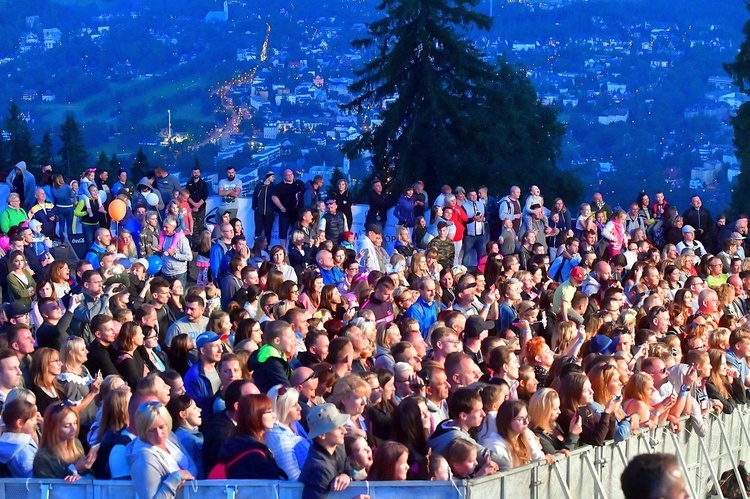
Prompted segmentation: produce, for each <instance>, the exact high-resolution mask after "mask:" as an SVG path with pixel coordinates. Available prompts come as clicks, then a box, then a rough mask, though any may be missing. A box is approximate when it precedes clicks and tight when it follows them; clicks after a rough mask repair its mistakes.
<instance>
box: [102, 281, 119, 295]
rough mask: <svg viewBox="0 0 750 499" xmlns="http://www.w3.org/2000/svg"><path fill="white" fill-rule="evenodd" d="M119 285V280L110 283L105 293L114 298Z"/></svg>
mask: <svg viewBox="0 0 750 499" xmlns="http://www.w3.org/2000/svg"><path fill="white" fill-rule="evenodd" d="M118 286H120V283H117V282H116V283H114V284H110V285H109V286H107V289H105V290H104V294H105V295H107V296H109V297H110V298H112V297H113V296H114V295H116V294H117V292H116V291H115V289H117V287H118Z"/></svg>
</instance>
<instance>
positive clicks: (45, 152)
mask: <svg viewBox="0 0 750 499" xmlns="http://www.w3.org/2000/svg"><path fill="white" fill-rule="evenodd" d="M53 154H54V153H53V152H52V134H51V133H50V131H49V130H47V131H46V132H44V136H43V137H42V141H41V142H40V143H39V148H38V149H37V159H38V160H39V164H40V165H42V166H44V165H53V166H54V163H55V160H54V157H53Z"/></svg>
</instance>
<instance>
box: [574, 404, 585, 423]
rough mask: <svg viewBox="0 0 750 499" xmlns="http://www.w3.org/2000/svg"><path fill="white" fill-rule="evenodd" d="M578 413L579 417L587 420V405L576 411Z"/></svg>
mask: <svg viewBox="0 0 750 499" xmlns="http://www.w3.org/2000/svg"><path fill="white" fill-rule="evenodd" d="M576 414H577V415H578V417H579V418H581V421H585V420H586V407H585V406H584V407H579V408H578V410H577V411H576Z"/></svg>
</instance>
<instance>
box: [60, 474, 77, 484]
mask: <svg viewBox="0 0 750 499" xmlns="http://www.w3.org/2000/svg"><path fill="white" fill-rule="evenodd" d="M80 479H81V475H68V476H66V477H65V478H63V480H65V481H66V482H68V483H73V482H77V481H78V480H80Z"/></svg>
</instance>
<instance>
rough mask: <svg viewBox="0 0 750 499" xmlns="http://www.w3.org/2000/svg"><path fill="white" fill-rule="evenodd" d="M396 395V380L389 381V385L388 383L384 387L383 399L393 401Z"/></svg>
mask: <svg viewBox="0 0 750 499" xmlns="http://www.w3.org/2000/svg"><path fill="white" fill-rule="evenodd" d="M395 394H396V383H395V378H391V379H389V380H388V383H386V384H385V386H384V387H383V398H384V399H385V400H392V399H393V396H394V395H395Z"/></svg>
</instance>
